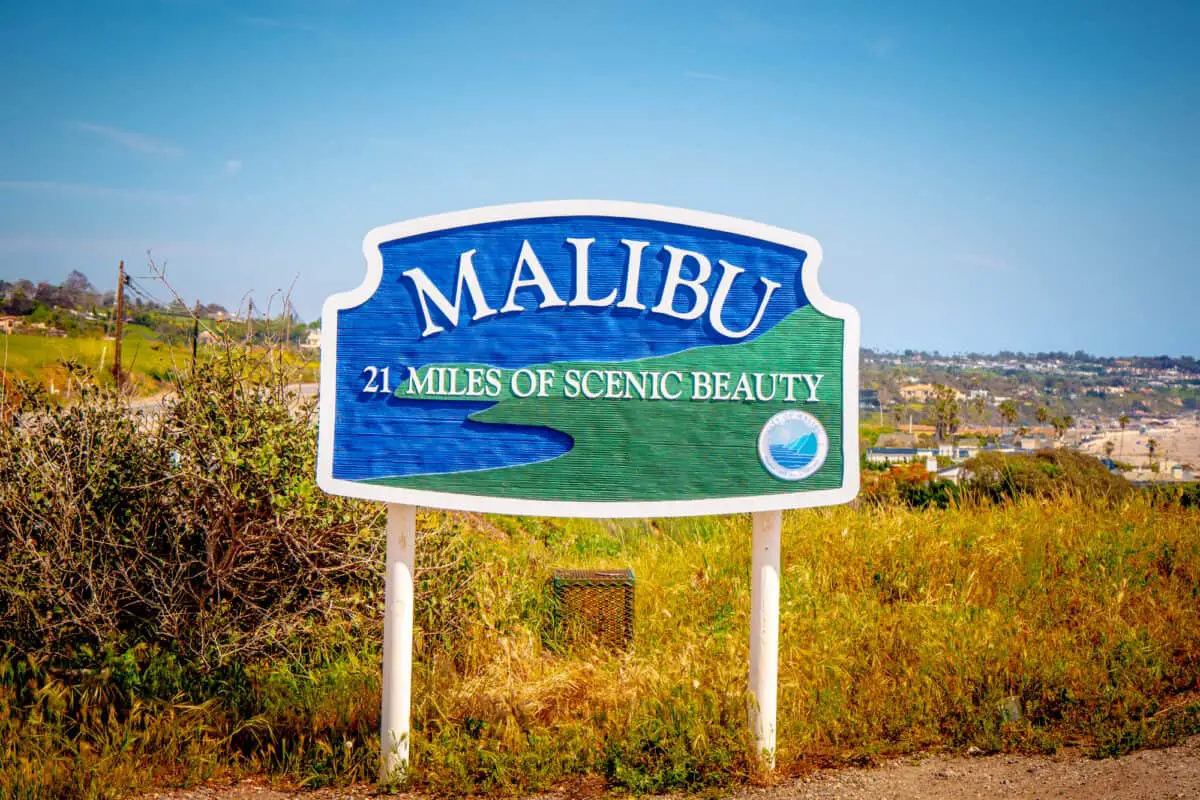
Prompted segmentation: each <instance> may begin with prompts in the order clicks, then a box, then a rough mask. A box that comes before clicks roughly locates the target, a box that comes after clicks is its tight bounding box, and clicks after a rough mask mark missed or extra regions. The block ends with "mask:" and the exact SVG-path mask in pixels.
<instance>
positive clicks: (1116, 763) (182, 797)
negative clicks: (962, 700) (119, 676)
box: [140, 736, 1200, 800]
mask: <svg viewBox="0 0 1200 800" xmlns="http://www.w3.org/2000/svg"><path fill="white" fill-rule="evenodd" d="M373 792H374V789H373V787H371V786H368V785H360V786H351V787H347V788H343V789H323V790H318V791H312V792H289V791H280V790H276V789H272V788H270V787H268V786H267V785H266V784H264V783H263V782H261V781H255V780H249V781H243V782H241V783H239V784H237V785H236V786H231V787H206V788H201V789H189V790H186V791H174V792H160V793H154V794H148V795H143V796H142V797H141V798H140V800H334V799H335V798H366V797H375V796H378V795H374V794H373ZM580 794H581V793H580V792H578V791H562V792H554V793H551V794H548V795H543V796H541V797H540V798H536V799H535V800H568V798H573V797H577V796H579V795H580ZM584 794H589V795H591V794H592V793H591V792H585V793H584ZM593 796H594V795H593ZM392 797H394V798H397V800H399V799H400V798H406V799H407V800H419V796H418V795H409V794H405V795H392ZM732 797H733V798H735V800H918V798H920V800H952V799H953V800H958V798H964V799H968V798H1012V800H1034V798H1038V800H1051V798H1085V800H1118V798H1119V799H1120V800H1150V798H1154V800H1160V798H1161V799H1162V800H1172V799H1173V798H1179V800H1185V799H1186V800H1191V799H1192V798H1200V736H1196V737H1193V738H1191V739H1189V740H1188V741H1186V742H1184V743H1183V744H1181V745H1179V746H1177V747H1171V748H1167V749H1164V750H1144V751H1142V752H1139V753H1133V754H1131V755H1127V756H1124V757H1122V758H1116V759H1105V760H1102V761H1097V760H1093V759H1090V758H1087V757H1086V756H1085V755H1084V754H1083V753H1082V752H1080V751H1078V750H1075V749H1068V750H1064V751H1062V752H1061V753H1059V754H1057V755H1054V756H1005V755H999V756H977V757H971V756H952V757H946V756H931V757H920V758H902V759H896V760H894V761H890V762H887V763H886V764H884V765H882V766H880V767H875V768H871V769H838V770H826V771H821V772H816V773H813V774H811V775H807V776H805V777H803V778H798V779H792V780H788V781H785V782H782V783H781V784H779V785H778V786H772V787H754V788H747V789H742V790H739V791H738V792H736V793H734V794H733V795H732ZM663 800H680V797H679V796H678V795H673V796H672V798H671V799H668V798H664V799H663Z"/></svg>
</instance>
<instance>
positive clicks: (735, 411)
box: [318, 201, 858, 517]
mask: <svg viewBox="0 0 1200 800" xmlns="http://www.w3.org/2000/svg"><path fill="white" fill-rule="evenodd" d="M364 252H365V255H366V258H367V264H368V275H367V280H366V282H365V283H364V284H363V285H362V286H361V287H359V288H358V289H357V290H355V291H352V292H348V293H346V294H342V295H335V296H334V297H331V298H330V299H329V300H328V301H327V303H326V306H325V311H324V318H323V343H322V366H321V418H320V425H321V428H320V452H319V462H318V470H319V475H318V477H319V479H320V482H321V485H322V486H323V487H324V488H325V489H326V490H327V491H331V492H334V493H338V494H347V495H351V496H356V497H366V498H372V499H378V500H385V501H390V502H402V503H413V504H420V505H430V506H440V507H447V508H460V509H470V510H481V511H495V512H503V513H527V514H553V515H576V516H604V517H612V516H633V515H638V516H640V515H672V514H678V515H682V514H700V513H720V512H730V511H738V510H743V511H744V510H766V509H771V508H784V507H794V506H806V505H820V504H828V503H835V502H845V501H846V500H848V499H850V498H851V497H853V495H854V493H855V492H856V490H857V486H858V476H857V438H856V433H857V432H856V424H857V402H856V400H855V398H856V396H857V366H858V350H857V348H858V322H857V315H856V314H855V312H854V310H853V309H851V308H850V307H848V306H845V305H842V304H839V303H834V302H832V301H830V300H828V299H826V298H825V297H824V296H823V295H822V294H821V292H820V290H819V288H818V286H817V282H816V270H817V266H818V264H819V261H820V248H819V246H818V245H817V244H816V242H815V241H813V240H812V239H810V238H809V237H806V236H803V235H801V234H796V233H792V232H790V231H784V230H781V229H778V228H773V227H769V226H765V225H759V224H756V223H751V222H746V221H743V220H735V219H731V218H728V217H720V216H717V215H711V214H703V213H700V212H693V211H685V210H681V209H671V208H665V207H661V206H647V205H641V204H634V203H611V202H599V201H577V202H556V203H531V204H521V205H514V206H501V207H494V208H485V209H476V210H473V211H467V212H460V213H456V214H447V215H442V216H438V217H429V218H424V219H419V220H413V221H410V222H404V223H398V224H396V225H389V226H385V227H383V228H379V229H376V230H374V231H372V232H371V233H370V234H368V236H367V238H366V241H365V243H364Z"/></svg>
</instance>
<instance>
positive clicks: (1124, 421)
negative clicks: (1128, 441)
mask: <svg viewBox="0 0 1200 800" xmlns="http://www.w3.org/2000/svg"><path fill="white" fill-rule="evenodd" d="M1117 424H1118V425H1120V426H1121V458H1124V457H1125V426H1126V425H1128V424H1129V417H1128V416H1126V415H1125V414H1122V415H1121V416H1120V417H1118V418H1117Z"/></svg>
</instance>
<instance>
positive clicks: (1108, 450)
mask: <svg viewBox="0 0 1200 800" xmlns="http://www.w3.org/2000/svg"><path fill="white" fill-rule="evenodd" d="M1116 449H1117V446H1116V445H1115V444H1113V440H1112V439H1105V440H1104V455H1106V456H1108V460H1109V461H1111V460H1112V454H1113V450H1116Z"/></svg>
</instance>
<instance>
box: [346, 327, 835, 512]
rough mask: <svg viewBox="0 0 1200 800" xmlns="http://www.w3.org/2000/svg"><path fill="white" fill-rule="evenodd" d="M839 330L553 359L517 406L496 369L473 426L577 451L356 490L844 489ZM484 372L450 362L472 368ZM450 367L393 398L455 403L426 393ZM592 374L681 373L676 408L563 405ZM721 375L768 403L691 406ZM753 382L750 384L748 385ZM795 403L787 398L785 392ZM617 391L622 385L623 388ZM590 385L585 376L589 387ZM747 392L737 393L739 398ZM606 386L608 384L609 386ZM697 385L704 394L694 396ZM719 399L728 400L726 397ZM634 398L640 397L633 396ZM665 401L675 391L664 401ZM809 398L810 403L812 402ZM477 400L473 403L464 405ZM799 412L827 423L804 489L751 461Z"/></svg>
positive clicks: (508, 493)
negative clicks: (551, 440)
mask: <svg viewBox="0 0 1200 800" xmlns="http://www.w3.org/2000/svg"><path fill="white" fill-rule="evenodd" d="M844 326H845V323H844V321H843V320H841V319H836V318H833V317H829V316H826V315H825V314H822V313H821V312H819V311H817V310H816V309H815V308H813V307H812V306H805V307H804V308H801V309H799V310H797V311H795V312H793V313H792V314H790V315H789V316H788V317H786V318H785V319H784V320H782V321H781V322H780V323H779V324H778V325H776V326H775V327H774V328H773V329H772V330H771V331H769V332H767V333H765V334H763V335H762V336H761V337H759V338H758V339H756V340H754V341H750V342H745V343H742V344H736V345H717V346H710V347H699V348H695V349H692V350H686V351H683V352H680V353H675V354H672V355H669V356H660V357H655V358H646V359H641V360H636V361H629V362H622V363H589V362H558V363H553V364H546V365H537V366H532V367H529V368H527V369H529V370H531V371H533V372H534V373H536V371H537V370H549V371H552V372H553V374H554V376H555V379H554V382H553V386H552V388H551V390H550V391H549V392H548V395H547V396H543V397H538V396H532V397H528V398H521V397H517V396H515V395H514V394H513V393H512V391H511V386H512V377H513V373H514V372H516V370H503V371H502V378H501V381H500V383H501V386H502V387H503V388H502V390H501V392H500V394H499V395H498V396H497V397H495V398H489V401H493V402H495V403H496V405H494V406H492V407H490V408H487V409H485V410H483V411H480V412H477V413H476V414H474V415H472V416H471V417H470V419H471V420H472V421H473V422H478V423H484V424H505V425H526V426H541V427H546V428H552V429H554V430H557V431H560V432H562V433H565V434H567V435H569V436H570V437H572V439H573V440H574V446H573V447H572V448H571V450H570V451H568V452H567V453H565V454H564V455H562V456H559V457H557V458H554V459H551V460H548V461H542V462H538V463H534V464H523V465H518V466H512V467H505V468H500V469H490V470H480V471H474V472H457V473H444V474H439V475H409V476H403V477H392V478H378V479H374V480H370V481H364V483H371V484H375V485H380V486H391V487H403V488H409V489H431V490H436V491H441V492H453V493H461V494H469V495H484V496H505V497H522V498H527V499H531V500H570V501H577V502H579V501H582V502H587V501H592V502H611V501H652V500H662V499H672V500H701V499H707V498H721V497H739V496H759V495H769V494H782V493H794V492H798V491H801V492H805V491H814V490H822V489H837V488H839V487H842V486H843V484H844V466H845V465H844V464H843V461H842V442H841V432H842V430H843V425H842V422H843V421H842V418H841V417H842V411H841V409H842V402H841V399H842V397H843V393H844V387H843V383H842V381H843V366H844V365H843V363H842V358H843V343H844V335H845V329H844ZM471 366H475V367H487V365H465V364H455V365H453V367H455V368H457V369H459V370H460V371H461V370H465V369H466V368H468V367H471ZM446 368H447V367H438V366H427V367H424V368H422V369H421V370H420V371H419V372H418V373H417V376H416V382H415V383H416V384H419V385H421V386H422V387H423V388H424V389H425V390H426V391H425V392H424V393H422V392H420V391H417V390H415V388H414V385H413V382H411V381H405V382H404V383H403V384H402V385H400V386H399V387H398V388H397V389H396V392H395V394H396V395H397V396H398V397H403V398H407V399H435V398H436V399H437V400H439V401H445V400H448V399H454V398H449V397H446V396H445V395H444V394H436V395H435V394H430V393H429V392H428V391H427V390H428V389H429V386H430V385H431V382H430V380H429V379H430V376H431V372H432V371H434V370H438V369H446ZM569 370H575V371H576V373H577V374H579V373H584V372H587V371H589V370H595V371H603V372H611V371H621V372H629V373H633V374H634V375H640V374H641V373H643V372H645V373H652V372H658V373H660V374H665V373H667V372H672V371H673V372H677V373H679V374H680V375H682V376H684V379H683V380H677V381H675V382H674V383H673V384H672V389H673V390H676V391H679V392H680V397H679V399H677V400H667V399H657V400H651V399H637V395H638V392H636V391H634V390H633V388H632V387H631V388H628V389H627V390H626V392H627V393H628V394H629V395H630V396H631V397H633V399H624V398H622V399H605V398H595V399H587V398H585V397H582V396H580V397H575V398H570V397H567V396H566V384H565V381H564V378H565V376H566V375H567V373H568V371H569ZM696 373H705V374H708V375H709V376H710V377H711V376H712V375H714V374H716V373H728V374H729V378H728V381H729V384H728V390H734V389H735V387H736V386H737V384H738V382H739V376H741V375H742V374H746V375H748V376H754V375H755V374H758V375H764V376H768V377H766V378H759V379H758V385H757V386H756V387H755V389H756V390H759V389H761V390H762V392H763V396H765V395H766V394H768V393H769V391H768V387H770V388H774V390H775V391H774V393H773V394H774V397H773V399H769V400H759V399H752V400H748V399H745V392H744V391H743V392H740V393H738V394H737V395H736V396H737V398H738V399H732V400H712V399H707V400H706V399H693V390H694V389H695V388H696V385H695V383H694V378H693V376H694V374H696ZM778 375H793V376H796V375H808V376H813V378H815V376H818V375H819V376H820V380H819V383H818V384H817V386H816V388H815V390H814V391H813V392H812V393H811V394H810V387H809V386H808V385H807V384H806V383H804V382H803V381H801V380H799V379H798V378H791V379H784V380H782V381H781V380H780V379H778V378H772V377H769V376H778ZM754 381H755V379H754V378H753V377H750V378H749V383H750V385H753V384H754ZM789 384H790V385H791V395H792V399H791V400H790V401H789V400H788V399H787V395H788V390H787V387H788V385H789ZM621 385H623V383H622V384H621ZM597 386H598V384H597V383H596V381H595V378H594V376H593V382H592V387H593V390H594V389H595V388H596V387H597ZM745 386H746V384H743V389H744V388H745ZM606 388H607V387H606ZM701 388H703V386H702V387H701ZM728 390H727V391H728ZM639 391H641V393H642V394H646V393H648V391H649V390H648V389H646V388H645V387H641V389H640V390H639ZM672 393H673V392H672ZM812 394H815V396H816V401H815V402H812V401H810V400H811V396H812ZM462 399H464V400H465V399H470V400H472V401H475V402H478V399H479V398H478V397H472V398H462ZM787 409H799V410H803V411H805V412H807V413H809V414H811V415H812V416H814V417H816V419H817V420H819V421H820V423H821V424H822V425H823V426H824V428H825V430H826V431H827V433H828V436H829V457H828V458H827V460H826V461H825V463H824V464H823V465H822V466H821V467H820V469H818V470H817V471H816V472H815V473H813V474H812V475H810V476H808V477H806V478H804V479H802V480H800V481H795V482H793V481H787V480H783V479H780V478H777V477H775V476H774V475H772V474H771V473H770V472H768V471H767V469H766V468H765V467H764V466H763V464H762V461H761V460H760V458H759V454H758V444H757V437H758V433H759V431H760V430H761V429H762V427H763V426H764V425H765V424H766V422H767V420H769V419H770V418H771V417H772V416H773V415H774V414H776V413H778V412H780V411H783V410H787Z"/></svg>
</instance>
